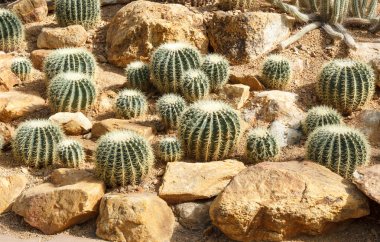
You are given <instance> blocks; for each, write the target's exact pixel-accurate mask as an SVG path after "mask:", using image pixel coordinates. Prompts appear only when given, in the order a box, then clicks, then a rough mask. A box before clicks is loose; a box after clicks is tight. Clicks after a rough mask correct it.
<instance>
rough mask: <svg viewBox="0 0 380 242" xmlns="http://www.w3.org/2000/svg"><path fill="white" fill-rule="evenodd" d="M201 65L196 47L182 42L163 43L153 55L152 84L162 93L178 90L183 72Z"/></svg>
mask: <svg viewBox="0 0 380 242" xmlns="http://www.w3.org/2000/svg"><path fill="white" fill-rule="evenodd" d="M200 65H201V57H200V53H199V51H198V50H197V49H196V48H195V47H193V46H191V45H189V44H186V43H181V42H176V43H167V44H163V45H161V46H160V47H158V49H157V50H156V51H155V52H154V53H153V55H152V59H151V71H152V73H151V74H152V84H153V85H154V86H155V87H156V88H157V89H158V90H159V91H160V92H162V93H169V92H178V91H180V86H179V83H180V80H181V76H182V75H183V73H184V72H185V71H187V70H189V69H197V68H199V67H200Z"/></svg>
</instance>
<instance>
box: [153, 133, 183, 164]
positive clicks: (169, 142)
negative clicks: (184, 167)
mask: <svg viewBox="0 0 380 242" xmlns="http://www.w3.org/2000/svg"><path fill="white" fill-rule="evenodd" d="M158 157H159V158H160V159H161V160H162V161H164V162H174V161H179V160H181V159H182V158H183V150H182V145H181V143H180V142H179V141H178V139H177V138H175V137H167V138H164V139H162V140H160V141H159V143H158Z"/></svg>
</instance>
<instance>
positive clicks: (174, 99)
mask: <svg viewBox="0 0 380 242" xmlns="http://www.w3.org/2000/svg"><path fill="white" fill-rule="evenodd" d="M185 108H186V101H185V99H183V98H182V97H181V96H179V95H177V94H172V93H170V94H165V95H163V96H162V97H160V98H159V99H158V100H157V103H156V109H157V111H158V114H159V116H160V117H161V119H162V122H163V123H164V124H165V126H166V127H167V128H169V129H170V128H176V127H177V123H178V119H179V117H180V115H181V114H182V112H183V111H184V110H185Z"/></svg>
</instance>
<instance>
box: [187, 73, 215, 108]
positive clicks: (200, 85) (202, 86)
mask: <svg viewBox="0 0 380 242" xmlns="http://www.w3.org/2000/svg"><path fill="white" fill-rule="evenodd" d="M180 88H181V92H182V94H183V96H184V97H185V99H186V100H187V101H190V102H194V101H197V100H200V99H203V98H205V97H206V96H208V95H209V93H210V80H209V79H208V77H207V76H206V74H205V73H204V72H203V71H201V70H199V69H197V70H196V69H192V70H188V71H185V72H184V73H183V75H182V77H181V81H180Z"/></svg>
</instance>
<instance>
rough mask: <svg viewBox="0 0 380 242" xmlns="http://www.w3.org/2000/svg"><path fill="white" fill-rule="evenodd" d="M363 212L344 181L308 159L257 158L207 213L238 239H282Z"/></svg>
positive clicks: (360, 198)
mask: <svg viewBox="0 0 380 242" xmlns="http://www.w3.org/2000/svg"><path fill="white" fill-rule="evenodd" d="M368 214H369V205H368V201H367V199H366V197H365V196H364V195H363V194H362V193H361V192H360V191H359V190H358V189H357V188H356V187H355V186H354V185H353V184H352V183H350V182H349V181H347V180H344V179H343V178H342V177H340V176H339V175H337V174H335V173H333V172H332V171H330V170H328V169H327V168H325V167H323V166H320V165H318V164H316V163H313V162H307V161H305V162H298V161H290V162H263V163H259V164H257V165H255V166H251V167H249V168H247V169H246V170H244V171H242V172H241V173H239V174H238V175H237V176H235V177H234V178H233V179H232V181H231V182H230V184H228V186H227V187H226V188H225V189H224V191H223V192H222V193H220V194H219V196H218V197H217V198H216V199H215V200H214V201H213V203H212V204H211V208H210V216H211V220H212V222H213V224H214V225H215V226H217V227H218V228H219V229H220V230H221V231H222V232H223V233H224V234H226V235H227V236H228V237H230V238H231V239H234V240H238V241H261V240H265V241H283V240H286V239H287V238H290V237H293V236H296V235H299V234H310V235H317V234H321V233H323V232H325V231H326V230H328V229H329V228H331V227H332V226H333V225H334V224H337V223H339V222H342V221H346V220H349V219H352V218H360V217H363V216H366V215H368Z"/></svg>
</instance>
